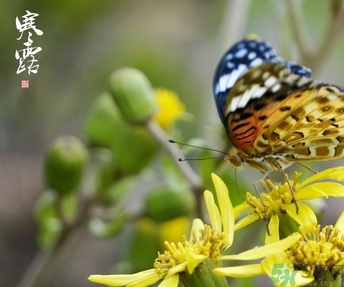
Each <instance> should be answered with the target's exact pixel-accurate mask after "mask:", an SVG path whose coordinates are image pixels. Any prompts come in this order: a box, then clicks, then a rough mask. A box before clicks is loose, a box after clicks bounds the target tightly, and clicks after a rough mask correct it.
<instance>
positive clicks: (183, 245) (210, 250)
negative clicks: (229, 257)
mask: <svg viewBox="0 0 344 287" xmlns="http://www.w3.org/2000/svg"><path fill="white" fill-rule="evenodd" d="M165 246H166V248H167V250H165V252H164V253H162V254H161V253H160V252H159V253H158V258H157V259H155V263H154V267H155V271H156V273H158V274H160V275H161V276H164V275H165V274H166V273H167V272H168V270H169V269H170V268H172V267H175V266H177V265H181V264H185V265H187V264H192V265H195V264H196V265H198V264H199V263H201V262H203V261H204V260H205V259H206V258H210V259H211V260H212V261H216V260H217V258H218V257H219V256H220V255H221V253H222V252H223V251H224V249H225V248H226V243H225V235H224V233H223V232H218V231H215V230H213V229H212V228H211V227H210V226H209V225H204V228H203V229H202V230H200V232H198V233H196V231H193V232H192V234H191V239H190V240H187V239H186V237H185V236H184V238H183V242H178V243H177V244H175V243H173V242H171V243H170V242H168V241H165ZM202 255H203V256H202Z"/></svg>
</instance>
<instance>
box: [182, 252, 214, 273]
mask: <svg viewBox="0 0 344 287" xmlns="http://www.w3.org/2000/svg"><path fill="white" fill-rule="evenodd" d="M207 258H208V256H206V255H203V254H195V253H193V252H188V253H187V254H186V257H185V260H186V262H188V265H187V269H188V272H189V274H192V273H193V272H194V271H195V269H196V267H197V266H198V265H200V264H201V263H202V262H203V261H204V260H206V259H207Z"/></svg>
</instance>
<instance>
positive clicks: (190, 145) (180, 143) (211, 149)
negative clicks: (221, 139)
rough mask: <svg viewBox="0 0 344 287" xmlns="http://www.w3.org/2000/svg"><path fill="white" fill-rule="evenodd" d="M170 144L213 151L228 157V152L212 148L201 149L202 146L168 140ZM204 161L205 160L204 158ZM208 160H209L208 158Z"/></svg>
mask: <svg viewBox="0 0 344 287" xmlns="http://www.w3.org/2000/svg"><path fill="white" fill-rule="evenodd" d="M168 141H169V142H170V143H175V144H179V145H183V146H189V147H193V148H197V149H203V150H209V151H214V152H218V153H221V154H225V155H228V152H225V151H221V150H218V149H214V148H209V147H202V146H197V145H192V144H187V143H182V142H177V141H175V140H168ZM211 158H212V159H213V158H222V157H211ZM205 159H206V158H205ZM209 159H210V158H209Z"/></svg>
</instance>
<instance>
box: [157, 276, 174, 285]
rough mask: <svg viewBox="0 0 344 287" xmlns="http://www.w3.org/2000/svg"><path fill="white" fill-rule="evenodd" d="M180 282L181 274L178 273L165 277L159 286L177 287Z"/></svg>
mask: <svg viewBox="0 0 344 287" xmlns="http://www.w3.org/2000/svg"><path fill="white" fill-rule="evenodd" d="M178 283H179V275H178V274H176V275H174V276H171V277H169V278H165V279H164V280H162V282H161V283H160V284H159V285H158V287H177V286H178Z"/></svg>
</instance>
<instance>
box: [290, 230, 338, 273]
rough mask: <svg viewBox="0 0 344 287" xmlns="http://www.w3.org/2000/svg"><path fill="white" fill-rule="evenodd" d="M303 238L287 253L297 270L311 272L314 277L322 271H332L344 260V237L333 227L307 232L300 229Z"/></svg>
mask: <svg viewBox="0 0 344 287" xmlns="http://www.w3.org/2000/svg"><path fill="white" fill-rule="evenodd" d="M300 233H301V234H302V238H301V239H300V241H299V242H297V243H296V244H295V245H294V246H292V247H291V248H290V249H289V250H288V251H286V254H287V256H288V257H289V259H290V261H291V263H292V264H293V265H294V268H295V269H298V270H304V271H309V272H311V273H312V274H313V275H314V277H316V276H317V274H318V273H319V272H321V270H332V269H333V268H334V267H335V266H336V265H338V264H339V263H340V264H341V261H342V260H343V259H344V254H343V248H344V235H343V234H342V232H341V231H340V230H339V229H338V228H336V227H333V226H332V225H328V226H326V227H324V228H323V229H322V230H321V231H320V225H317V226H314V227H313V228H311V230H308V231H305V230H303V228H302V227H300Z"/></svg>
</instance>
